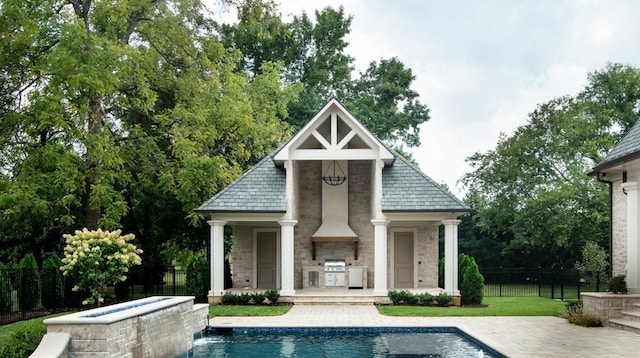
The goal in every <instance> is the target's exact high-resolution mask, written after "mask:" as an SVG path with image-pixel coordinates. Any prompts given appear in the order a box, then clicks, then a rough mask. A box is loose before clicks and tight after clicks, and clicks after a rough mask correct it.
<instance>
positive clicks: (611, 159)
mask: <svg viewBox="0 0 640 358" xmlns="http://www.w3.org/2000/svg"><path fill="white" fill-rule="evenodd" d="M637 158H640V121H638V122H636V124H634V125H633V127H631V129H630V130H629V132H627V134H625V135H624V137H622V139H620V141H619V142H618V144H616V146H615V147H613V149H612V150H611V152H609V154H607V156H606V157H605V158H604V159H603V160H602V162H600V164H598V165H597V166H595V167H594V168H593V170H592V171H591V173H589V174H590V175H594V174H597V173H600V172H603V171H605V170H606V169H608V168H611V167H614V166H616V165H618V164H622V163H624V162H627V161H629V160H632V159H637Z"/></svg>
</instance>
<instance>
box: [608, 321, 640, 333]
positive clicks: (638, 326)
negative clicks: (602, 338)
mask: <svg viewBox="0 0 640 358" xmlns="http://www.w3.org/2000/svg"><path fill="white" fill-rule="evenodd" d="M609 327H611V328H617V329H622V330H624V331H629V332H635V333H638V334H640V322H635V321H631V320H627V319H621V318H616V319H610V320H609Z"/></svg>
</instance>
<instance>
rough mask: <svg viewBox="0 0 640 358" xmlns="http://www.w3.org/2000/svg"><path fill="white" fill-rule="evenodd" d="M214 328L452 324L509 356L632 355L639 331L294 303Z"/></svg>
mask: <svg viewBox="0 0 640 358" xmlns="http://www.w3.org/2000/svg"><path fill="white" fill-rule="evenodd" d="M210 325H211V326H214V327H305V326H317V327H327V326H335V327H376V326H380V327H384V326H386V327H398V326H412V327H416V326H421V327H442V326H456V327H458V328H460V329H462V330H463V331H465V332H467V333H469V334H471V335H472V336H474V337H476V338H477V339H479V340H481V341H482V342H483V343H485V344H487V345H488V346H490V347H492V348H493V349H495V350H497V351H499V352H500V353H502V354H504V355H506V356H508V357H512V358H517V357H638V356H640V335H638V334H636V333H632V332H626V331H620V330H616V329H612V328H607V327H602V328H584V327H580V326H576V325H572V324H569V323H567V321H566V320H565V319H562V318H557V317H389V316H383V315H381V314H379V313H378V311H377V310H376V308H375V307H374V306H373V305H351V306H349V305H342V306H340V305H331V306H328V305H308V306H306V305H294V306H293V307H292V308H291V310H290V311H289V312H288V313H287V314H285V315H282V316H271V317H214V318H212V319H211V321H210Z"/></svg>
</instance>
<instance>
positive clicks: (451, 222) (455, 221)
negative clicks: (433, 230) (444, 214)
mask: <svg viewBox="0 0 640 358" xmlns="http://www.w3.org/2000/svg"><path fill="white" fill-rule="evenodd" d="M461 222H462V220H459V219H445V220H442V224H444V225H458V224H460V223H461Z"/></svg>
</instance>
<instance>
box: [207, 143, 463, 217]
mask: <svg viewBox="0 0 640 358" xmlns="http://www.w3.org/2000/svg"><path fill="white" fill-rule="evenodd" d="M272 158H273V154H272V155H270V156H268V157H266V158H264V159H263V160H262V161H260V162H259V163H258V164H256V166H255V167H253V168H252V169H251V170H249V171H248V172H246V173H245V174H244V175H242V176H241V177H240V178H239V179H238V180H236V181H235V182H233V183H231V184H230V185H229V186H228V187H226V188H225V189H223V190H222V191H220V192H219V193H218V194H216V195H215V196H214V197H212V198H211V199H209V200H208V201H207V202H206V203H204V204H202V205H201V206H200V207H199V208H198V209H196V211H198V212H209V213H213V212H235V213H237V212H246V213H258V212H264V213H267V212H270V213H274V212H282V213H284V212H285V211H286V200H285V198H286V195H285V182H286V179H285V171H284V169H283V168H280V167H278V166H277V165H276V164H275V163H274V162H273V161H272ZM382 211H383V212H470V211H472V210H471V208H469V206H467V205H466V204H465V203H463V202H462V201H460V200H459V199H458V198H456V197H455V196H454V195H453V194H451V193H449V192H447V191H446V190H444V189H443V188H442V187H440V185H438V184H436V183H435V182H434V181H433V180H432V179H431V178H429V177H428V176H427V175H425V174H424V173H422V172H421V171H420V170H418V169H417V168H415V167H414V166H412V165H411V164H409V163H408V162H407V161H406V159H404V158H402V157H401V156H397V160H396V161H395V162H394V164H393V166H387V167H385V168H384V170H383V171H382Z"/></svg>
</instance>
